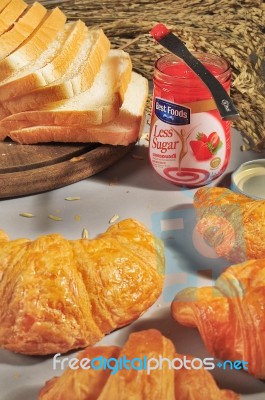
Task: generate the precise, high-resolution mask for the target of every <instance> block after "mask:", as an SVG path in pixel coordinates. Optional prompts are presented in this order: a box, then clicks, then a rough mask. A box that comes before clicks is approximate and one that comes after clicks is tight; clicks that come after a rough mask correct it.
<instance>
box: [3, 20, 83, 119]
mask: <svg viewBox="0 0 265 400" xmlns="http://www.w3.org/2000/svg"><path fill="white" fill-rule="evenodd" d="M87 33H88V28H87V27H86V25H85V24H84V22H82V21H80V20H78V21H77V22H75V23H74V22H71V23H67V24H65V26H64V29H63V30H62V32H60V34H59V35H58V37H57V38H56V39H55V41H54V42H53V43H52V44H51V46H49V49H48V51H46V52H44V53H43V54H42V56H41V57H40V58H39V59H38V60H36V62H33V63H31V64H29V65H28V66H27V67H26V68H24V69H23V70H19V71H18V72H17V73H16V74H13V75H12V76H11V77H10V78H9V79H7V80H5V81H4V82H2V83H0V101H1V102H3V101H5V100H9V99H11V98H13V97H18V96H22V95H23V94H24V93H28V92H31V91H33V90H35V89H37V88H39V87H42V86H46V85H48V84H49V83H51V82H53V81H55V80H57V79H59V78H61V77H62V76H63V75H64V74H65V73H66V72H67V70H68V68H69V67H70V65H71V64H72V63H73V62H74V60H75V57H76V55H77V54H78V52H79V51H80V49H81V46H82V45H83V42H84V40H85V38H86V36H87ZM6 109H7V111H8V105H6Z"/></svg>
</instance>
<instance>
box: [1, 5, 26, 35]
mask: <svg viewBox="0 0 265 400" xmlns="http://www.w3.org/2000/svg"><path fill="white" fill-rule="evenodd" d="M1 1H2V0H1ZM4 4H6V2H5V3H4ZM27 6H28V5H27V3H25V2H24V1H23V0H11V1H10V3H8V4H7V5H6V6H5V7H4V9H3V10H2V11H1V13H0V35H2V34H3V33H4V32H6V31H7V30H8V29H9V28H10V27H11V26H12V25H13V24H14V22H15V21H16V20H17V19H18V18H19V16H20V15H21V14H22V13H23V11H24V10H25V9H26V8H27Z"/></svg>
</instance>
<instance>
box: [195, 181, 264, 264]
mask: <svg viewBox="0 0 265 400" xmlns="http://www.w3.org/2000/svg"><path fill="white" fill-rule="evenodd" d="M194 207H195V209H196V214H197V217H198V222H197V225H196V228H197V230H198V231H199V232H200V233H201V234H202V235H203V237H204V239H205V240H206V241H207V242H208V243H209V244H210V245H211V246H212V247H214V249H215V251H216V253H217V254H218V256H220V257H225V258H226V259H228V260H229V261H231V262H233V263H239V262H242V261H244V260H251V259H258V258H265V245H264V243H265V200H253V199H251V198H249V197H247V196H244V195H241V194H238V193H234V192H232V191H231V190H229V189H226V188H221V187H209V188H206V187H203V188H200V189H199V190H197V192H196V193H195V196H194Z"/></svg>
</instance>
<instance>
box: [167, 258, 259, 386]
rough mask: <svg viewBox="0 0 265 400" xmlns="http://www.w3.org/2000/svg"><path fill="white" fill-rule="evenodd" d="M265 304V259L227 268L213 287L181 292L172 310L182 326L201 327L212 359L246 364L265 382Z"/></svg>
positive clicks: (247, 367)
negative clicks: (238, 361)
mask: <svg viewBox="0 0 265 400" xmlns="http://www.w3.org/2000/svg"><path fill="white" fill-rule="evenodd" d="M264 304H265V259H260V260H251V261H247V262H245V263H242V264H237V265H233V266H231V267H229V268H227V269H226V270H225V272H223V273H222V274H221V275H220V277H219V278H218V279H217V280H216V283H215V286H213V287H210V286H209V287H201V288H187V289H184V290H182V291H180V292H179V293H178V294H177V295H176V297H175V299H174V301H173V302H172V306H171V309H172V315H173V317H174V318H175V320H176V321H178V322H179V323H180V324H183V325H185V326H189V327H197V328H198V330H199V332H200V334H201V337H202V339H203V341H204V343H205V346H206V347H207V349H208V351H209V352H210V353H211V354H212V355H213V356H215V357H217V358H220V359H223V360H231V361H236V360H240V361H244V362H245V363H247V364H246V365H245V367H246V368H244V369H247V370H248V372H249V373H250V374H252V375H254V376H255V377H257V378H261V379H264V378H265V312H264ZM243 367H244V365H243Z"/></svg>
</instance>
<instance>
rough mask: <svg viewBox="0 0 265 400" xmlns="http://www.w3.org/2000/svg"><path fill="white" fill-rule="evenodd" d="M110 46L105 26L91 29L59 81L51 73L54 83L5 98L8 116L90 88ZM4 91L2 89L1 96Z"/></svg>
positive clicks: (4, 103) (47, 78)
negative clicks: (8, 98) (103, 28)
mask: <svg viewBox="0 0 265 400" xmlns="http://www.w3.org/2000/svg"><path fill="white" fill-rule="evenodd" d="M109 49H110V42H109V40H108V38H107V37H106V36H105V34H104V32H103V30H102V29H95V30H94V29H92V30H89V31H88V33H87V36H86V38H85V40H83V42H82V45H81V47H80V49H79V51H78V54H77V55H76V57H75V58H74V60H73V62H72V63H71V64H70V65H69V68H68V69H67V71H66V72H65V74H62V76H61V78H59V79H56V80H54V77H53V74H51V75H50V80H53V82H52V83H51V84H49V85H46V86H44V87H41V88H39V89H36V90H34V91H31V92H29V93H27V94H25V95H24V96H20V97H15V98H12V99H11V100H7V101H2V108H3V107H4V108H5V110H6V115H9V114H12V113H18V112H21V111H24V110H36V109H40V108H42V106H43V105H45V104H48V103H53V102H55V101H59V100H62V99H68V98H71V97H73V96H75V95H77V94H79V93H81V92H83V91H85V90H87V89H89V88H90V86H91V85H92V83H93V81H94V78H95V76H96V74H97V73H98V71H99V69H100V66H101V64H102V62H103V61H104V60H105V59H106V58H107V56H108V54H109ZM47 80H49V76H47V75H46V81H44V83H45V82H47ZM24 82H26V85H27V83H28V79H27V78H26V77H25V81H24ZM20 84H21V82H20ZM0 88H1V86H0ZM2 93H3V92H2V90H1V89H0V99H1V97H2Z"/></svg>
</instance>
